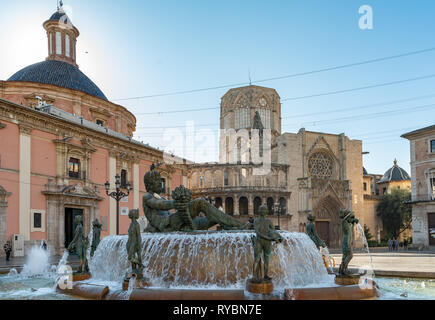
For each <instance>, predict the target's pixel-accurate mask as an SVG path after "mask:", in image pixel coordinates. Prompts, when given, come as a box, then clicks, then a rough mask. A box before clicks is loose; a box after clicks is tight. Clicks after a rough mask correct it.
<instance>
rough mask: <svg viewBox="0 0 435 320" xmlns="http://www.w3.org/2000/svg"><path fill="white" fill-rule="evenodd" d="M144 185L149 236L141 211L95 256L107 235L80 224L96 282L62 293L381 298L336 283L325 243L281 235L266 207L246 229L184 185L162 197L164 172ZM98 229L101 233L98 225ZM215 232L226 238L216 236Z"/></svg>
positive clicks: (78, 247)
mask: <svg viewBox="0 0 435 320" xmlns="http://www.w3.org/2000/svg"><path fill="white" fill-rule="evenodd" d="M144 182H145V186H146V189H147V192H146V193H145V195H144V197H143V205H144V207H143V209H144V213H145V216H146V218H147V220H148V222H149V224H148V226H147V228H146V232H144V233H140V227H139V224H138V222H137V219H138V216H139V210H138V209H132V210H130V212H129V217H130V219H131V225H130V228H129V232H128V235H121V236H107V237H105V238H103V239H102V240H101V241H100V242H99V244H98V247H96V246H93V250H92V251H93V254H90V250H88V243H87V242H88V241H87V239H91V241H92V243H91V246H92V244H93V239H94V238H96V239H97V238H99V233H98V234H95V233H94V230H92V231H91V233H90V234H89V236H88V238H85V237H84V235H83V229H82V226H81V224H80V222H81V221H78V222H79V223H78V227H77V229H76V232H75V238H74V242H73V243H72V245H70V248H69V249H73V248H74V249H75V251H76V252H78V253H79V254H80V259H81V263H80V265H81V271H86V267H89V273H90V276H91V277H90V278H89V279H86V280H81V281H75V282H74V283H72V284H71V286H69V287H68V286H67V287H61V286H60V285H57V290H58V291H60V292H62V293H67V294H71V295H74V296H79V297H85V298H91V299H130V300H135V299H179V300H190V299H197V300H198V299H220V300H226V299H228V300H241V299H265V298H266V299H350V298H351V299H361V298H375V297H376V296H377V290H376V288H375V287H373V286H372V287H371V288H365V287H364V288H362V287H359V286H358V285H349V286H339V285H336V284H334V276H333V275H331V274H329V273H328V270H327V268H326V267H325V263H324V260H323V258H322V252H321V251H319V248H318V243H317V242H315V241H313V240H311V239H310V237H309V236H308V235H307V234H305V233H296V232H288V231H276V230H275V229H274V228H273V227H272V224H271V222H270V221H269V220H268V219H267V218H266V216H267V207H265V206H263V207H261V208H260V209H261V210H260V212H261V216H260V218H258V219H256V220H255V221H254V223H252V222H250V223H247V224H246V223H243V222H241V221H239V220H237V219H235V218H234V217H231V216H229V215H226V214H225V213H224V212H222V211H220V210H218V209H216V208H215V207H214V206H213V205H211V204H210V203H209V202H208V201H206V200H205V199H203V198H197V199H194V200H191V195H192V194H191V192H190V190H188V189H186V188H185V187H183V186H180V187H178V188H176V189H175V190H174V191H173V194H172V198H173V200H166V199H164V198H162V197H161V196H160V192H161V177H160V174H159V173H158V172H157V171H154V170H151V171H149V172H147V174H146V175H145V178H144ZM94 225H95V226H96V227H97V228H98V227H99V226H100V225H99V223H98V221H95V224H94ZM213 226H220V228H221V229H223V231H210V230H209V229H210V228H211V227H213ZM95 230H97V229H95ZM94 236H95V237H94ZM253 239H255V240H253ZM272 241H275V242H272ZM322 242H323V241H322ZM319 243H320V242H319ZM322 247H326V246H322ZM38 252H39V251H38ZM328 255H329V254H328ZM33 256H37V254H36V253H35V254H34V255H32V257H33ZM86 257H87V258H88V259H86ZM67 258H68V251H67V250H66V251H65V252H64V255H63V257H62V259H61V261H60V262H59V265H58V267H57V269H56V271H57V272H58V273H59V271H60V270H61V269H62V270H63V269H64V268H65V267H66V261H67ZM41 260H43V259H41ZM44 265H47V263H45V264H44ZM262 266H264V273H262V269H261V268H262ZM44 268H45V267H44ZM35 272H39V271H35Z"/></svg>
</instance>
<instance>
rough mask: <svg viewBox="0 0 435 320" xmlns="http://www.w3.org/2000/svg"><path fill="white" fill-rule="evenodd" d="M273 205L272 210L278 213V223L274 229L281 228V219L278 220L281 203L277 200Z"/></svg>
mask: <svg viewBox="0 0 435 320" xmlns="http://www.w3.org/2000/svg"><path fill="white" fill-rule="evenodd" d="M273 207H274V212H275V213H276V214H277V215H278V225H277V226H276V229H277V230H281V221H280V217H281V211H282V207H281V204H280V203H279V202H276V203H275V204H274V206H273Z"/></svg>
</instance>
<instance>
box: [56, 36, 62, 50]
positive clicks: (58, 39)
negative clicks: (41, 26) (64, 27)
mask: <svg viewBox="0 0 435 320" xmlns="http://www.w3.org/2000/svg"><path fill="white" fill-rule="evenodd" d="M56 54H62V35H61V33H60V32H59V31H56Z"/></svg>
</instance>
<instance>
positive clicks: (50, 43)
mask: <svg viewBox="0 0 435 320" xmlns="http://www.w3.org/2000/svg"><path fill="white" fill-rule="evenodd" d="M48 42H49V48H48V50H49V52H50V54H53V34H52V33H50V34H49V35H48Z"/></svg>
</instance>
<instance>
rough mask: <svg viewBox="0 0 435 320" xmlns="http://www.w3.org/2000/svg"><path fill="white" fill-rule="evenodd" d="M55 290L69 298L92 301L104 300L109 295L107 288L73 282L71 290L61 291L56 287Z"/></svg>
mask: <svg viewBox="0 0 435 320" xmlns="http://www.w3.org/2000/svg"><path fill="white" fill-rule="evenodd" d="M56 290H57V291H59V292H61V293H64V294H68V295H71V296H76V297H80V298H84V299H92V300H104V299H105V297H106V296H107V294H108V293H109V287H107V286H101V285H97V284H89V283H79V282H75V283H74V284H73V286H72V288H71V289H68V288H65V289H61V288H59V286H57V288H56Z"/></svg>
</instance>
